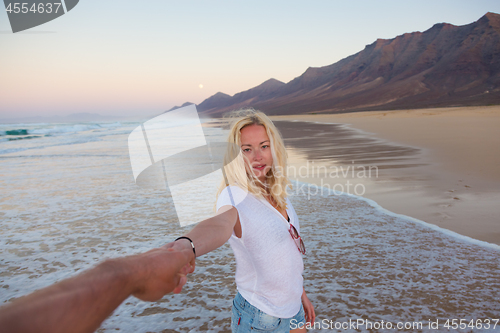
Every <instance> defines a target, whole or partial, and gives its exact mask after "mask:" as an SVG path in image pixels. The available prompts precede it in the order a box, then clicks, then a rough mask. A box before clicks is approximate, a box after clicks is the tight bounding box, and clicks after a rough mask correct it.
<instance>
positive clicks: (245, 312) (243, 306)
mask: <svg viewBox="0 0 500 333" xmlns="http://www.w3.org/2000/svg"><path fill="white" fill-rule="evenodd" d="M292 319H295V320H294V324H295V323H296V324H299V323H304V324H305V322H306V320H305V316H304V308H303V307H302V304H301V305H300V310H299V312H298V313H297V314H296V315H295V316H294V317H292V318H277V317H273V316H270V315H268V314H266V313H264V312H262V311H261V310H259V309H257V308H256V307H255V306H253V305H251V304H250V303H248V301H247V300H246V299H244V298H243V296H241V295H240V293H237V294H236V297H235V298H234V300H233V314H232V316H231V331H232V332H233V333H235V332H240V333H243V332H244V333H247V332H274V333H285V332H286V333H288V332H290V321H291V320H292ZM301 326H302V325H301Z"/></svg>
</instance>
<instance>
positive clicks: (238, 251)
mask: <svg viewBox="0 0 500 333" xmlns="http://www.w3.org/2000/svg"><path fill="white" fill-rule="evenodd" d="M229 193H231V195H232V198H231V196H230V195H229ZM286 200H287V207H288V208H287V213H288V216H289V217H290V223H292V224H293V226H294V227H295V228H296V229H297V231H299V232H300V228H299V221H298V217H297V214H296V213H295V210H294V209H293V206H292V203H291V202H290V201H289V200H288V198H287V199H286ZM222 206H234V207H236V209H237V210H238V215H239V218H240V224H241V230H242V237H241V238H238V237H236V235H235V234H234V231H233V234H232V235H231V237H230V238H229V244H230V245H231V248H232V249H233V252H234V256H235V258H236V286H237V288H238V291H239V292H240V294H241V295H242V296H243V297H244V298H245V299H246V300H247V301H248V302H249V303H250V304H252V305H253V306H255V307H256V308H258V309H260V310H261V311H263V312H265V313H267V314H269V315H271V316H274V317H279V318H291V317H293V316H295V315H296V314H297V312H299V310H300V305H301V295H302V291H303V289H302V286H303V279H302V272H303V270H304V264H303V262H302V254H301V253H300V252H299V250H298V249H297V246H296V245H295V242H294V241H293V239H292V237H291V236H290V233H289V231H288V228H289V226H288V221H287V220H286V219H285V217H283V215H281V213H280V212H279V211H277V210H276V209H275V208H274V207H273V206H272V205H271V204H270V203H269V202H267V200H265V199H264V198H262V199H258V198H257V197H256V196H254V195H253V194H251V193H247V192H245V191H244V190H242V189H241V188H240V187H237V186H230V191H228V188H227V187H226V188H225V189H224V190H223V191H222V192H221V194H220V195H219V198H218V199H217V210H219V208H221V207H222Z"/></svg>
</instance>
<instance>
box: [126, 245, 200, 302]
mask: <svg viewBox="0 0 500 333" xmlns="http://www.w3.org/2000/svg"><path fill="white" fill-rule="evenodd" d="M118 261H126V263H125V266H128V269H130V270H131V271H132V274H133V275H134V274H135V276H134V279H132V280H131V283H132V286H133V289H132V291H131V293H132V295H133V296H135V297H137V298H139V299H141V300H143V301H156V300H158V299H160V298H162V297H163V295H165V294H167V293H169V292H174V293H180V292H181V290H182V287H183V286H184V285H185V284H186V281H187V278H186V275H187V274H190V273H192V272H193V271H194V255H193V250H192V249H190V248H189V249H185V250H184V249H183V250H176V249H174V248H172V247H171V246H170V245H169V244H167V245H164V246H162V247H160V248H157V249H153V250H151V251H148V252H146V253H142V254H139V255H136V256H132V257H126V258H123V259H118Z"/></svg>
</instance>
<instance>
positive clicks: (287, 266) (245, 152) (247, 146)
mask: <svg viewBox="0 0 500 333" xmlns="http://www.w3.org/2000/svg"><path fill="white" fill-rule="evenodd" d="M228 141H229V143H230V145H229V146H230V147H231V146H232V145H231V144H234V145H233V146H235V147H237V150H239V152H238V153H240V152H241V154H240V157H241V156H243V158H240V159H239V160H238V159H236V160H234V161H233V162H234V163H228V162H229V156H228V155H226V159H227V163H228V165H227V166H226V167H225V179H224V180H223V181H222V184H221V186H220V188H219V193H218V195H217V204H216V209H217V215H216V216H214V217H212V218H209V219H207V220H204V221H202V222H200V223H199V224H198V225H197V226H196V227H195V228H193V230H191V231H190V232H189V233H187V234H186V235H185V236H183V237H180V238H178V239H177V240H176V241H175V242H172V243H171V244H170V245H171V246H172V247H174V248H176V249H185V248H192V249H193V253H194V257H196V256H200V255H203V254H205V253H208V252H210V251H212V250H214V249H216V248H218V247H220V246H222V245H223V244H224V243H225V242H226V241H229V244H230V245H231V248H232V250H233V252H234V255H235V259H236V286H237V289H238V293H237V295H236V297H235V298H234V301H233V308H232V319H231V328H232V331H233V332H250V331H251V330H254V331H259V330H262V331H266V332H289V331H290V329H291V328H293V330H291V332H305V331H306V330H305V328H304V326H305V324H306V320H307V322H310V323H314V320H315V313H314V307H313V305H312V303H311V302H310V301H309V299H308V298H307V295H306V292H305V290H304V288H303V279H302V272H303V269H304V266H303V262H302V254H304V253H305V247H304V243H303V242H302V239H301V238H300V236H299V231H300V228H299V221H298V217H297V214H296V213H295V210H294V209H293V206H292V204H291V202H290V201H289V199H288V198H287V193H286V189H287V187H288V186H290V182H289V180H288V178H287V173H286V166H287V160H286V158H287V154H286V151H285V146H284V144H283V139H282V138H281V135H280V133H279V131H278V130H277V129H276V127H275V126H274V124H273V123H272V121H271V120H270V119H269V118H268V117H267V116H266V115H265V114H264V113H262V112H258V111H254V110H246V111H244V112H243V114H241V112H240V116H239V117H236V118H235V120H234V121H233V125H232V126H231V130H230V133H229V138H228ZM229 150H231V149H229ZM238 161H241V162H240V163H239V164H238ZM228 185H229V186H228ZM192 265H193V269H194V259H193V261H192Z"/></svg>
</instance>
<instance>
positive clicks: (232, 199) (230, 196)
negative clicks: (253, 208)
mask: <svg viewBox="0 0 500 333" xmlns="http://www.w3.org/2000/svg"><path fill="white" fill-rule="evenodd" d="M247 195H248V192H247V191H245V190H243V189H242V188H241V187H238V186H227V187H226V188H225V189H224V190H222V192H221V193H220V194H219V197H218V198H217V207H216V210H217V211H218V210H219V209H220V208H221V207H223V206H233V207H235V208H238V207H237V206H238V204H240V203H241V202H243V200H245V198H246V197H247Z"/></svg>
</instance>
